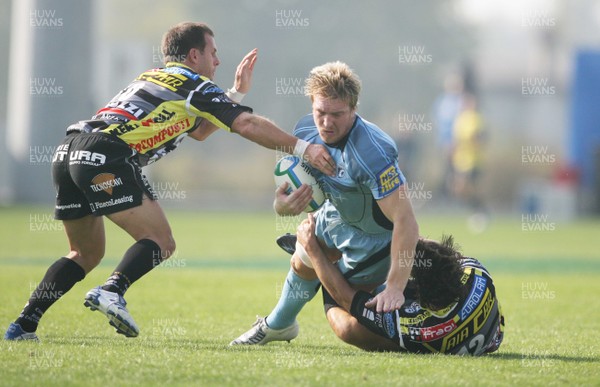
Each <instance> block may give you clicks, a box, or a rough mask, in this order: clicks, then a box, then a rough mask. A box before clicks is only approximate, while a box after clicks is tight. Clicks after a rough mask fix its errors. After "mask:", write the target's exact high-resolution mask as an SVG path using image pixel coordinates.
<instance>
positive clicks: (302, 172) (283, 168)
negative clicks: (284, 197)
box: [275, 155, 325, 212]
mask: <svg viewBox="0 0 600 387" xmlns="http://www.w3.org/2000/svg"><path fill="white" fill-rule="evenodd" d="M284 182H287V183H288V189H287V192H286V193H287V194H290V193H292V192H293V191H295V190H297V189H298V188H300V186H301V185H302V184H308V185H310V186H311V187H312V193H313V196H312V200H311V201H310V203H308V206H307V207H306V208H305V209H304V212H313V211H316V210H318V209H319V207H321V206H322V205H323V203H325V194H324V193H323V190H322V189H321V187H320V186H319V183H318V182H317V179H315V177H314V176H313V175H312V174H311V173H310V168H309V167H308V165H306V164H305V163H304V162H302V160H301V159H300V158H299V157H298V156H292V155H289V156H285V157H282V158H281V159H279V161H278V162H277V165H276V166H275V185H277V187H279V186H280V185H282V184H283V183H284Z"/></svg>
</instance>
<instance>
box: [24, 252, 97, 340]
mask: <svg viewBox="0 0 600 387" xmlns="http://www.w3.org/2000/svg"><path fill="white" fill-rule="evenodd" d="M84 278H85V271H84V270H83V268H82V267H81V266H79V265H78V264H77V263H76V262H74V261H73V260H71V259H68V258H65V257H62V258H60V259H59V260H58V261H56V262H54V263H53V264H52V265H51V266H50V267H49V268H48V271H46V275H45V276H44V278H43V279H42V281H41V282H40V283H39V284H38V286H37V288H36V289H35V290H34V291H33V293H31V297H30V298H29V301H27V304H25V307H24V308H23V311H22V312H21V314H20V315H19V318H18V319H17V320H16V321H15V323H17V324H19V325H21V328H23V330H24V331H25V332H35V331H36V329H37V326H38V324H39V322H40V319H41V318H42V315H43V314H44V313H45V312H46V311H47V310H48V308H50V307H51V306H52V304H54V303H55V302H56V301H58V299H59V298H61V297H62V296H63V295H64V294H65V293H66V292H68V291H69V290H71V288H72V287H73V285H75V284H76V283H77V282H79V281H81V280H82V279H84Z"/></svg>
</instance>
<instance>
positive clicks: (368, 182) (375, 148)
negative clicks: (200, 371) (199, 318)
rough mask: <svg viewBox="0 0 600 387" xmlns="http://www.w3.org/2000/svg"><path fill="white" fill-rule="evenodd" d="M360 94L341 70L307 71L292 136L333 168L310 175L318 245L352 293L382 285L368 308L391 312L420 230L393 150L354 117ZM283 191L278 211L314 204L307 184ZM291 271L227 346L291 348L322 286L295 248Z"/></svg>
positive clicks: (335, 66) (338, 66)
mask: <svg viewBox="0 0 600 387" xmlns="http://www.w3.org/2000/svg"><path fill="white" fill-rule="evenodd" d="M360 88H361V85H360V80H359V79H358V77H357V76H356V74H354V72H353V71H352V70H351V69H350V68H349V67H348V66H347V65H346V64H345V63H341V62H331V63H326V64H324V65H322V66H318V67H315V68H314V69H312V70H311V72H310V74H309V76H308V78H307V80H306V94H307V95H308V96H309V97H310V99H311V102H312V114H310V115H308V116H305V117H304V118H302V119H301V120H300V121H299V122H298V124H297V125H296V129H295V130H294V134H295V135H296V136H298V137H300V138H301V139H303V140H306V141H308V142H310V143H312V144H322V145H324V146H325V147H326V148H327V149H328V150H329V153H330V154H331V156H332V157H333V159H334V160H335V162H336V165H337V170H336V173H335V175H334V176H327V175H324V174H322V173H319V172H318V171H315V177H316V178H317V180H319V181H320V183H321V185H322V187H323V190H324V192H325V194H326V196H327V197H328V200H327V201H326V202H325V204H324V205H323V206H322V207H321V208H320V209H319V210H318V211H317V212H316V215H315V220H316V233H317V237H318V238H319V242H320V243H321V244H322V246H323V248H324V249H326V250H327V251H328V252H329V253H330V254H332V255H334V256H336V258H340V257H341V259H339V261H338V267H339V268H340V270H341V271H342V272H343V273H344V274H345V276H346V278H348V280H349V281H350V282H351V283H352V284H353V285H354V286H360V287H361V288H362V289H366V290H373V289H374V288H375V287H377V286H378V285H381V284H382V283H383V282H384V281H387V284H388V286H387V287H386V289H385V290H384V291H383V292H381V293H379V294H378V295H377V296H376V297H375V298H374V299H373V300H371V301H370V302H369V306H372V307H374V308H375V309H376V310H377V311H379V312H381V311H385V312H389V311H392V310H395V309H398V308H400V307H401V306H402V304H403V302H404V294H403V291H404V288H405V286H406V283H407V281H408V277H409V275H410V269H411V267H412V260H413V256H414V252H415V245H416V243H417V239H418V236H419V230H418V225H417V222H416V220H415V217H414V214H413V211H412V207H411V204H410V200H409V199H408V195H407V194H406V191H405V184H404V183H405V178H404V176H403V175H402V172H401V171H400V168H399V167H398V151H397V148H396V144H395V143H394V141H393V140H392V139H391V138H390V136H388V135H387V134H386V133H385V132H383V131H382V130H381V129H380V128H379V127H377V126H376V125H375V124H373V123H371V122H368V121H367V120H365V119H363V118H362V117H361V116H359V115H358V114H357V112H356V110H357V105H358V96H359V93H360ZM286 188H287V186H286V185H282V186H280V187H279V188H278V189H277V191H276V197H275V204H274V207H275V211H276V212H277V213H278V214H279V215H298V214H299V213H301V212H302V210H303V209H304V208H306V206H307V205H308V202H309V201H310V200H311V198H312V190H311V188H310V187H309V186H307V185H304V186H303V187H301V188H300V189H298V190H296V191H294V192H293V193H291V194H290V195H287V194H286V193H285V189H286ZM291 266H292V267H291V269H290V271H289V273H288V276H287V278H286V281H285V284H284V285H283V289H282V292H281V297H280V299H279V302H278V304H277V305H276V306H275V308H274V309H273V310H272V311H271V313H269V315H268V316H267V317H266V318H259V319H258V320H257V321H256V323H255V324H254V326H253V327H252V328H251V329H250V330H249V331H248V332H246V333H245V334H243V335H241V336H240V337H238V338H237V339H236V340H233V341H232V342H231V345H254V344H266V343H268V342H270V341H274V340H286V341H289V340H291V339H294V338H295V337H296V336H297V335H298V331H299V327H298V323H297V322H296V316H297V315H298V313H300V310H301V309H302V307H303V306H304V305H305V304H306V303H307V302H309V301H310V300H311V299H312V298H313V297H314V296H315V294H316V292H317V290H318V286H319V279H318V278H317V276H316V274H315V272H314V270H313V269H311V268H310V261H309V260H308V259H307V257H306V256H305V254H301V251H300V250H299V249H297V251H296V253H295V254H294V255H293V256H292V261H291ZM299 294H301V295H302V296H301V297H298V296H297V295H299Z"/></svg>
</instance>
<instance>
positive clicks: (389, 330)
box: [383, 312, 396, 338]
mask: <svg viewBox="0 0 600 387" xmlns="http://www.w3.org/2000/svg"><path fill="white" fill-rule="evenodd" d="M383 322H384V325H383V328H384V329H385V333H386V334H387V335H388V337H389V338H392V337H394V336H395V335H396V328H395V327H394V317H393V315H392V313H389V312H388V313H384V314H383Z"/></svg>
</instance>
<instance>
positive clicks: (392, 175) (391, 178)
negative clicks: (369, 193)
mask: <svg viewBox="0 0 600 387" xmlns="http://www.w3.org/2000/svg"><path fill="white" fill-rule="evenodd" d="M377 176H378V182H379V194H380V195H381V196H385V195H387V194H389V193H390V192H392V191H394V190H395V189H397V188H398V187H399V186H400V172H399V171H398V168H396V165H394V164H393V163H392V164H390V165H389V166H387V167H385V168H384V169H383V171H381V172H379V173H378V174H377Z"/></svg>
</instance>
